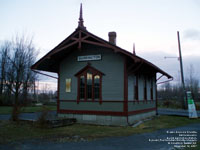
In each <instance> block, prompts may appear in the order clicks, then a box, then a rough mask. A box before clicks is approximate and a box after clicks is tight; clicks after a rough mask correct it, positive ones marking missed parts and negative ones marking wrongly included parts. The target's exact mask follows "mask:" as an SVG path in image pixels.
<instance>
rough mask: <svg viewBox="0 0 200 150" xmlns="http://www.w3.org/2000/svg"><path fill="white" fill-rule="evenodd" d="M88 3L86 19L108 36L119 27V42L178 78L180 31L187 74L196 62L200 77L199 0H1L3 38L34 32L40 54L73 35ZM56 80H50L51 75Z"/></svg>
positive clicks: (92, 28)
mask: <svg viewBox="0 0 200 150" xmlns="http://www.w3.org/2000/svg"><path fill="white" fill-rule="evenodd" d="M80 3H83V18H84V25H85V26H86V27H87V30H88V31H89V32H91V33H93V34H95V35H97V36H99V37H101V38H103V39H105V40H108V32H110V31H116V32H117V45H118V46H119V47H121V48H123V49H126V50H128V51H131V52H132V47H133V43H135V45H136V54H137V55H139V56H140V57H143V58H145V59H147V60H148V61H150V62H152V63H154V64H155V65H157V66H159V67H160V68H161V69H163V70H165V71H166V72H168V73H169V74H171V75H172V76H174V78H175V79H174V80H175V81H177V80H178V76H179V74H178V72H179V61H178V60H177V59H175V58H174V59H173V58H171V59H164V57H165V56H173V57H177V56H178V44H177V31H179V32H180V38H181V48H182V55H183V61H184V71H185V72H184V73H185V76H187V72H188V70H189V66H190V65H193V66H194V70H195V75H196V76H197V77H200V75H199V74H200V69H199V66H198V65H199V63H200V0H124V1H122V0H121V1H117V0H109V1H108V0H101V1H100V0H99V1H97V0H87V1H86V0H73V1H70V0H1V1H0V18H1V23H0V42H2V41H4V40H9V39H12V37H13V36H15V35H16V34H19V35H22V34H25V35H27V36H33V37H34V39H33V40H34V43H35V46H36V48H38V49H40V53H39V56H38V59H39V58H41V57H42V56H43V55H45V54H46V53H47V52H48V51H50V50H51V49H53V48H54V47H55V46H56V45H58V44H59V43H60V42H61V41H62V40H64V39H65V38H66V37H67V36H69V35H70V34H71V33H72V32H73V31H74V30H75V28H76V27H77V25H78V17H79V9H80ZM49 81H51V80H49Z"/></svg>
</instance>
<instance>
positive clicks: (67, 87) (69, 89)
mask: <svg viewBox="0 0 200 150" xmlns="http://www.w3.org/2000/svg"><path fill="white" fill-rule="evenodd" d="M71 81H72V80H71V78H69V79H66V89H65V91H66V92H67V93H69V92H71Z"/></svg>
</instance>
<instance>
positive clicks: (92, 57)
mask: <svg viewBox="0 0 200 150" xmlns="http://www.w3.org/2000/svg"><path fill="white" fill-rule="evenodd" d="M89 60H101V55H100V54H99V55H86V56H78V57H77V61H89Z"/></svg>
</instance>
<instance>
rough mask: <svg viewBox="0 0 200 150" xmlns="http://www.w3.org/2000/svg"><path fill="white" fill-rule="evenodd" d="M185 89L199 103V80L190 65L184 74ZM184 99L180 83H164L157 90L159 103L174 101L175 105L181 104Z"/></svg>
mask: <svg viewBox="0 0 200 150" xmlns="http://www.w3.org/2000/svg"><path fill="white" fill-rule="evenodd" d="M185 75H186V78H185V88H186V91H191V92H192V97H193V99H194V101H195V102H199V101H200V87H199V79H198V78H197V77H196V76H195V70H194V67H193V65H190V67H189V69H188V71H187V73H186V74H185ZM183 99H184V92H183V87H182V85H181V83H177V84H173V83H170V82H168V83H165V84H163V85H162V86H161V87H160V88H159V89H158V100H159V101H174V102H176V103H182V102H183Z"/></svg>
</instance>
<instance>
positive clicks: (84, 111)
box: [58, 110, 127, 116]
mask: <svg viewBox="0 0 200 150" xmlns="http://www.w3.org/2000/svg"><path fill="white" fill-rule="evenodd" d="M58 113H71V114H91V115H111V116H126V114H127V113H124V112H114V111H93V110H59V112H58Z"/></svg>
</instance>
